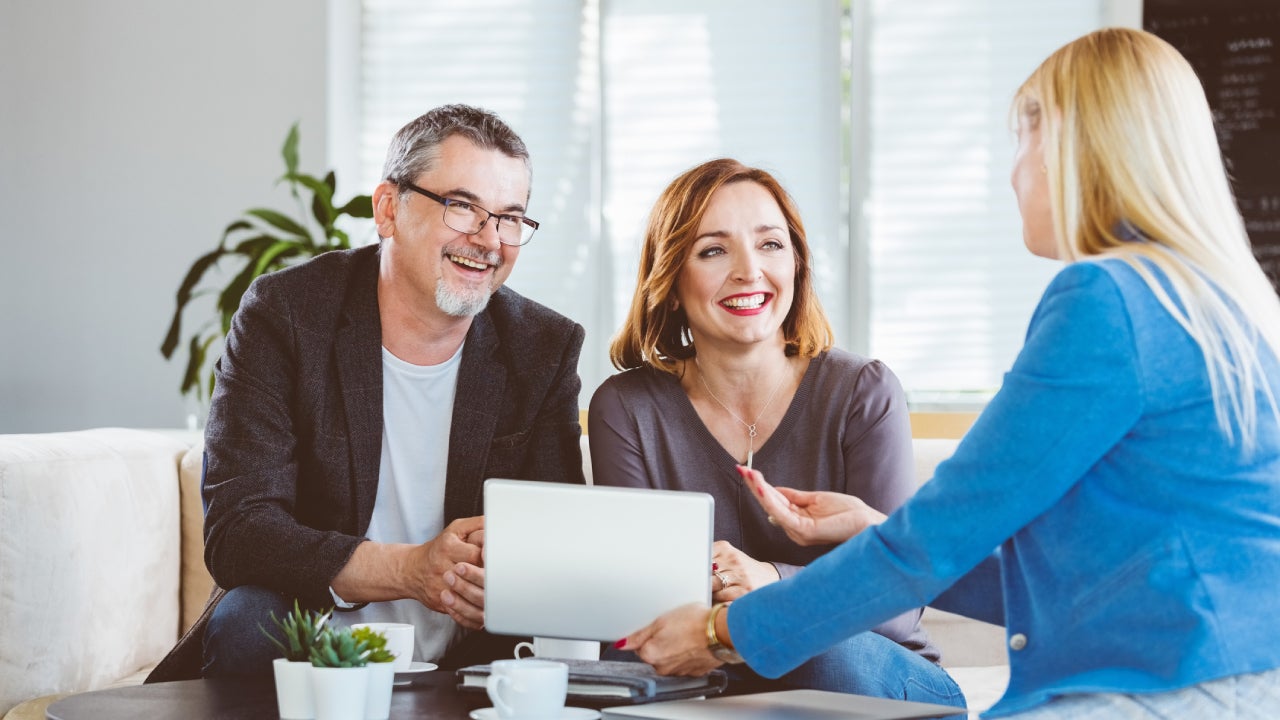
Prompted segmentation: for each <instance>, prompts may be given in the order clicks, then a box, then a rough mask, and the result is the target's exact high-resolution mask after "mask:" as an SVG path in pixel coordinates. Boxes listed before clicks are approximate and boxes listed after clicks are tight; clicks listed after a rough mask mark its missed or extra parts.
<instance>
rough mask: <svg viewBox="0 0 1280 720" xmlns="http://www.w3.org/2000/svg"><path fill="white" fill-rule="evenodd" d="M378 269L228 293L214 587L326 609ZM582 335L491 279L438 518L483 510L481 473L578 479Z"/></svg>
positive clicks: (368, 492)
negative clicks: (230, 317)
mask: <svg viewBox="0 0 1280 720" xmlns="http://www.w3.org/2000/svg"><path fill="white" fill-rule="evenodd" d="M378 263H379V253H378V247H377V246H370V247H366V248H361V249H357V250H349V251H336V252H331V253H326V254H324V255H321V256H319V257H317V258H315V259H314V260H311V261H310V262H307V263H304V264H302V265H299V266H296V267H292V268H289V269H286V270H281V271H279V272H276V273H272V274H270V275H265V276H263V277H261V278H259V279H258V280H257V281H255V282H254V284H253V285H252V286H251V287H250V288H249V290H248V292H246V293H245V295H244V298H243V300H242V301H241V303H240V309H239V311H238V312H237V313H236V315H235V319H234V321H233V322H232V327H231V331H230V332H229V333H228V335H227V341H226V347H225V349H224V352H223V355H222V358H221V359H220V360H219V362H218V366H217V383H216V387H215V391H214V395H213V403H212V407H211V410H210V414H209V422H208V426H207V429H206V431H205V443H206V444H205V453H206V456H205V460H206V466H205V479H204V499H205V504H206V513H205V530H204V534H205V562H206V564H207V565H208V566H209V569H210V572H211V573H212V574H213V578H214V580H215V582H216V583H217V584H218V586H220V587H223V588H231V587H238V586H241V585H258V586H262V587H266V588H270V589H273V590H276V591H278V592H280V593H282V594H284V596H285V597H297V598H299V599H300V600H301V602H302V604H303V605H304V606H311V607H325V606H328V605H331V604H332V600H331V598H330V595H329V583H330V581H331V580H332V579H333V577H334V576H335V575H337V573H338V571H339V570H341V569H342V567H343V566H344V565H345V564H346V562H347V560H348V559H349V558H350V557H351V554H352V553H353V552H354V551H355V548H356V546H357V545H358V544H359V543H360V542H361V541H362V539H363V538H362V535H363V534H364V532H365V531H366V530H367V529H368V527H369V522H370V519H371V518H372V515H373V503H374V499H375V497H376V496H377V486H378V471H379V463H380V458H381V451H382V330H381V322H380V320H379V315H378V294H377V288H378ZM584 334H585V333H584V331H583V329H582V326H580V325H578V324H577V323H575V322H573V321H571V320H569V319H568V318H565V317H564V316H562V315H559V314H558V313H555V312H553V311H551V310H549V309H547V308H545V307H543V306H541V305H538V304H537V303H535V302H532V301H530V300H527V299H525V298H524V297H521V296H520V295H519V294H517V293H515V292H513V291H511V290H508V289H505V288H503V289H500V290H498V292H496V293H495V294H494V295H493V297H492V298H491V299H490V301H489V306H488V308H487V309H486V310H485V311H484V312H482V313H480V314H478V315H477V316H475V318H474V319H473V321H472V324H471V329H470V331H469V332H468V333H467V338H466V342H465V344H464V347H463V350H462V361H461V365H460V367H459V370H458V385H457V392H456V398H455V400H454V408H453V420H452V429H451V430H450V435H449V460H448V471H447V477H446V483H445V498H444V514H445V523H446V524H448V523H449V522H451V521H453V520H455V519H457V518H460V517H468V516H474V515H482V514H483V512H484V508H483V493H482V490H483V483H484V480H485V479H486V478H491V477H503V478H517V479H528V480H547V481H554V482H574V483H582V482H584V479H583V474H582V456H581V450H580V448H579V436H580V433H581V428H580V427H579V425H578V393H579V390H580V389H581V381H580V380H579V378H578V373H577V366H578V355H579V353H580V352H581V350H582V342H583V337H584ZM208 615H209V610H208V609H206V612H205V617H202V618H201V622H198V623H197V624H196V627H193V628H192V630H191V631H189V632H188V633H187V637H184V638H183V640H181V641H179V646H178V647H177V648H175V649H174V651H173V652H171V653H170V656H171V657H170V658H166V659H165V661H164V662H163V663H162V666H161V667H163V666H164V665H166V664H170V660H171V658H172V656H173V655H174V654H175V653H178V652H179V651H180V650H183V649H184V648H183V646H184V643H185V644H188V645H190V644H194V645H196V647H197V648H198V647H199V644H200V643H199V640H200V639H201V638H203V632H204V625H205V622H203V621H204V620H206V619H207V616H208ZM192 635H194V636H195V637H190V636H192ZM190 651H191V649H190V648H188V649H187V652H190ZM172 659H173V660H174V661H175V662H177V661H178V658H172ZM189 662H190V660H189V659H188V660H187V661H186V662H177V664H179V665H184V666H186V665H188V663H189ZM197 662H198V661H197ZM161 667H157V669H156V672H155V673H153V674H152V676H151V678H149V679H148V680H149V681H155V680H161V679H164V680H168V679H175V678H176V677H178V676H190V668H189V666H188V667H185V668H182V669H181V670H180V669H179V668H178V667H173V668H172V672H164V673H161ZM196 672H197V674H198V665H197V668H196ZM157 674H159V675H160V676H159V677H157Z"/></svg>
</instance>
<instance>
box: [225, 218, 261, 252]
mask: <svg viewBox="0 0 1280 720" xmlns="http://www.w3.org/2000/svg"><path fill="white" fill-rule="evenodd" d="M252 227H253V223H251V222H249V221H248V220H237V221H235V222H233V223H231V224H230V225H228V226H227V229H226V230H223V231H222V240H220V241H218V249H219V250H224V249H226V246H227V238H228V237H230V235H231V233H233V232H237V231H239V230H249V229H250V228H252Z"/></svg>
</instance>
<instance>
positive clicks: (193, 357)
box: [182, 334, 219, 394]
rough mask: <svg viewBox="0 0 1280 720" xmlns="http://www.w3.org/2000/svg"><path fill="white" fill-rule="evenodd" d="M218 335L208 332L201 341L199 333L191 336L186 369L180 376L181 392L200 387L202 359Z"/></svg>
mask: <svg viewBox="0 0 1280 720" xmlns="http://www.w3.org/2000/svg"><path fill="white" fill-rule="evenodd" d="M218 337H219V336H218V335H215V334H210V335H209V336H208V337H206V338H204V341H203V342H201V339H200V336H199V335H192V336H191V344H190V345H189V346H188V347H187V352H188V358H187V371H186V373H184V374H183V377H182V392H183V393H184V394H185V393H187V392H190V391H191V390H192V389H193V388H195V389H198V388H199V387H200V368H202V367H204V360H205V357H206V356H207V355H208V352H209V346H210V345H212V344H213V341H214V340H217V339H218Z"/></svg>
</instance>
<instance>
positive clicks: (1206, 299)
mask: <svg viewBox="0 0 1280 720" xmlns="http://www.w3.org/2000/svg"><path fill="white" fill-rule="evenodd" d="M1014 113H1015V114H1016V116H1017V117H1018V121H1019V122H1039V123H1041V129H1042V135H1041V137H1042V141H1043V147H1044V163H1045V169H1046V171H1047V173H1048V181H1049V196H1050V205H1051V207H1052V212H1053V227H1054V231H1055V236H1056V240H1057V249H1058V257H1059V258H1061V259H1062V260H1064V261H1067V262H1073V261H1076V260H1080V259H1084V258H1089V257H1096V256H1110V257H1118V258H1121V259H1123V260H1125V261H1126V262H1127V263H1128V264H1129V265H1131V266H1132V267H1133V268H1134V269H1135V271H1136V272H1137V273H1138V274H1139V276H1140V277H1142V279H1143V280H1144V282H1146V284H1147V285H1148V286H1149V287H1150V288H1151V291H1152V292H1153V293H1155V295H1156V297H1157V298H1158V299H1159V301H1160V303H1161V304H1162V305H1163V306H1164V308H1165V309H1166V310H1167V311H1168V312H1169V314H1170V315H1172V316H1173V317H1174V318H1175V319H1176V320H1177V322H1178V323H1179V324H1180V325H1181V326H1182V327H1183V328H1184V329H1185V330H1186V331H1187V333H1188V334H1189V335H1190V336H1191V337H1192V338H1193V339H1194V340H1195V342H1196V344H1198V345H1199V346H1200V349H1201V350H1202V351H1203V353H1204V358H1205V365H1206V367H1207V370H1208V374H1209V381H1210V387H1211V389H1212V392H1213V399H1214V409H1215V411H1216V414H1217V418H1218V425H1219V426H1220V427H1221V428H1222V430H1223V432H1224V433H1225V435H1226V436H1227V438H1228V439H1229V440H1231V441H1234V440H1235V432H1234V430H1233V420H1234V422H1235V424H1236V425H1237V426H1238V427H1239V429H1240V439H1241V441H1242V444H1243V447H1244V449H1245V450H1246V451H1250V450H1252V449H1253V448H1254V447H1255V443H1256V440H1257V427H1258V423H1257V419H1258V407H1257V405H1258V403H1257V393H1259V392H1261V393H1262V394H1263V396H1264V397H1266V398H1267V400H1268V401H1269V404H1270V410H1271V412H1272V413H1273V414H1275V415H1276V417H1277V419H1280V408H1278V407H1277V404H1276V397H1275V392H1274V388H1273V387H1272V383H1271V382H1270V381H1269V380H1268V378H1267V377H1266V376H1265V374H1264V372H1263V364H1262V358H1261V355H1262V351H1263V350H1264V349H1265V348H1266V347H1268V346H1269V347H1270V349H1271V352H1272V353H1274V354H1276V355H1280V300H1278V299H1277V296H1276V290H1275V288H1273V287H1272V286H1271V283H1270V281H1269V280H1268V279H1267V277H1266V275H1265V273H1263V271H1262V268H1261V267H1259V265H1258V262H1257V260H1256V259H1255V258H1254V256H1253V253H1252V252H1251V250H1250V246H1249V238H1248V236H1247V235H1246V233H1245V227H1244V222H1243V220H1242V219H1241V217H1240V212H1239V210H1238V209H1237V208H1236V204H1235V200H1234V199H1233V196H1232V193H1231V188H1230V185H1229V183H1228V180H1227V174H1226V170H1225V168H1224V167H1223V163H1222V154H1221V151H1220V150H1219V148H1218V142H1217V136H1216V135H1215V133H1214V128H1213V119H1212V115H1211V113H1210V110H1209V104H1208V102H1207V101H1206V100H1205V95H1204V88H1203V87H1202V86H1201V85H1200V81H1199V80H1198V79H1197V78H1196V75H1195V72H1194V71H1193V70H1192V69H1191V66H1190V65H1189V64H1188V63H1187V61H1186V60H1185V59H1184V58H1183V57H1182V56H1181V55H1180V54H1179V53H1178V51H1177V50H1175V49H1174V48H1173V47H1172V46H1171V45H1169V44H1168V43H1166V42H1165V41H1163V40H1161V39H1160V38H1158V37H1156V36H1154V35H1152V34H1150V33H1146V32H1143V31H1140V30H1131V29H1123V28H1110V29H1106V30H1099V31H1097V32H1094V33H1090V34H1088V35H1085V36H1084V37H1082V38H1079V39H1077V40H1075V41H1073V42H1071V43H1068V44H1067V45H1065V46H1064V47H1062V48H1061V49H1059V50H1058V51H1057V52H1055V53H1054V54H1053V55H1051V56H1049V58H1048V59H1046V60H1045V61H1044V62H1043V63H1042V64H1041V65H1040V67H1038V68H1037V69H1036V70H1035V72H1033V73H1032V74H1031V77H1029V78H1028V79H1027V81H1026V82H1025V83H1023V85H1022V87H1021V88H1019V90H1018V93H1017V95H1016V98H1015V100H1014ZM1037 116H1038V117H1037ZM1134 236H1138V237H1140V238H1141V239H1142V240H1145V241H1146V242H1134ZM1144 260H1145V261H1147V262H1143V261H1144ZM1148 263H1149V264H1148ZM1151 266H1154V267H1155V268H1157V269H1158V270H1159V271H1160V272H1161V273H1162V274H1163V275H1164V277H1165V278H1166V281H1167V282H1168V285H1169V288H1170V289H1171V290H1172V297H1171V296H1170V293H1169V292H1166V291H1165V289H1164V286H1163V285H1162V284H1161V282H1160V280H1159V278H1157V277H1156V275H1155V273H1153V272H1152V271H1151Z"/></svg>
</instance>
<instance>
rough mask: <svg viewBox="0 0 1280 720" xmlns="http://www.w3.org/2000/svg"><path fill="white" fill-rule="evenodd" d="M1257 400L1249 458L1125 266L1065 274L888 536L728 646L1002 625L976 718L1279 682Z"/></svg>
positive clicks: (766, 600) (1176, 336) (1277, 575)
mask: <svg viewBox="0 0 1280 720" xmlns="http://www.w3.org/2000/svg"><path fill="white" fill-rule="evenodd" d="M1158 275H1159V274H1158V273H1157V276H1158ZM1264 362H1265V368H1266V370H1265V371H1266V374H1267V377H1268V379H1269V380H1270V383H1271V387H1272V388H1273V389H1274V390H1275V391H1277V392H1278V393H1280V365H1277V362H1276V358H1275V357H1274V356H1273V355H1272V354H1270V353H1267V354H1266V356H1265V361H1264ZM1257 400H1258V415H1259V420H1258V446H1257V449H1256V451H1255V452H1253V453H1252V454H1245V453H1244V452H1243V451H1242V450H1241V448H1240V446H1239V444H1238V438H1239V432H1238V430H1237V431H1236V438H1237V442H1231V441H1230V440H1229V439H1228V438H1227V437H1225V435H1224V433H1223V432H1222V431H1221V430H1220V428H1219V426H1218V422H1217V419H1216V417H1215V414H1214V405H1213V399H1212V394H1211V391H1210V387H1209V378H1208V375H1207V373H1206V371H1205V366H1204V360H1203V356H1202V354H1201V352H1200V350H1199V348H1198V347H1197V346H1196V345H1195V343H1194V342H1193V341H1192V340H1191V338H1190V337H1189V336H1188V335H1187V333H1186V332H1185V331H1183V330H1182V329H1181V327H1179V326H1178V324H1177V323H1176V322H1175V321H1174V319H1173V318H1172V317H1171V316H1170V314H1169V313H1168V312H1167V311H1166V310H1165V309H1164V308H1163V307H1162V306H1161V305H1160V303H1159V302H1158V300H1157V299H1156V297H1155V295H1154V294H1153V293H1152V292H1151V290H1150V289H1149V288H1148V287H1147V285H1146V284H1145V283H1144V282H1143V281H1142V280H1141V278H1139V276H1138V274H1137V273H1136V272H1135V271H1134V269H1133V268H1131V267H1130V266H1129V265H1127V264H1126V263H1124V262H1123V261H1120V260H1116V259H1107V260H1096V261H1087V262H1077V263H1073V264H1070V265H1067V266H1066V267H1065V268H1064V269H1063V270H1062V271H1061V272H1060V273H1059V274H1058V276H1057V277H1056V278H1055V279H1054V280H1053V282H1052V283H1051V284H1050V286H1049V288H1048V289H1047V290H1046V292H1045V294H1044V297H1043V298H1042V300H1041V302H1040V304H1039V307H1038V308H1037V309H1036V312H1035V315H1034V317H1033V318H1032V320H1031V325H1030V328H1029V330H1028V333H1027V339H1026V344H1025V346H1024V348H1023V350H1022V352H1021V353H1020V354H1019V356H1018V358H1017V360H1016V361H1015V363H1014V366H1013V369H1012V370H1011V371H1010V372H1009V373H1008V374H1007V375H1006V376H1005V380H1004V385H1003V387H1002V388H1001V389H1000V392H999V393H998V394H997V395H996V396H995V398H994V399H993V400H992V402H991V404H990V405H989V406H988V407H987V409H986V410H985V411H984V412H983V413H982V415H981V417H979V419H978V420H977V422H976V423H975V425H974V427H973V428H972V430H970V432H969V433H968V435H966V437H965V438H964V439H963V441H961V443H960V444H959V447H958V448H957V450H956V453H955V455H954V456H953V457H952V458H951V459H950V460H949V461H947V462H944V463H942V464H940V465H939V466H938V468H937V471H936V474H935V476H934V478H933V479H932V480H931V481H930V482H929V483H927V484H925V485H924V486H923V487H922V488H921V489H920V491H919V492H918V493H917V494H916V496H915V497H914V498H912V499H911V500H910V501H909V502H908V503H907V504H906V505H904V506H903V507H902V508H901V509H900V510H899V511H898V512H896V513H894V514H893V515H892V516H890V518H889V520H888V521H887V522H885V523H884V524H883V525H881V526H879V527H877V528H873V529H870V530H868V531H866V532H864V533H862V534H860V535H858V536H856V537H854V538H852V539H851V540H849V541H848V542H846V543H845V544H843V545H841V546H840V547H838V548H837V549H835V550H833V551H832V552H831V553H829V554H827V555H825V556H823V557H822V558H820V559H818V560H817V561H815V562H814V563H812V564H811V565H809V566H808V567H807V568H806V569H805V570H803V571H801V572H800V573H799V574H797V575H796V576H795V577H793V578H791V579H790V580H787V581H784V582H779V583H775V584H773V585H770V586H768V587H765V588H762V589H761V590H759V591H756V592H753V593H751V594H749V595H747V596H745V597H743V598H742V599H740V600H738V601H737V602H736V603H734V605H733V607H732V608H730V611H729V614H728V623H729V629H730V633H731V636H732V639H733V642H734V644H735V646H736V647H737V649H738V651H739V652H741V653H742V654H743V655H744V656H745V657H746V659H747V662H748V663H749V664H750V665H751V667H752V668H754V669H756V670H757V671H759V672H760V673H762V674H764V675H767V676H770V677H773V676H778V675H781V674H782V673H783V672H785V671H787V670H789V669H791V668H793V667H795V666H796V665H798V664H799V663H801V662H803V661H804V660H805V659H806V658H808V657H810V656H812V655H814V654H816V653H818V652H820V651H821V650H823V649H824V648H825V647H826V645H827V644H829V643H830V642H832V641H834V640H836V639H839V638H843V637H847V636H849V635H852V634H854V633H857V632H860V631H862V630H865V629H867V628H869V627H871V626H873V625H875V624H876V623H878V622H881V621H883V620H884V619H885V618H888V617H892V616H893V615H896V614H897V613H900V612H902V611H903V610H905V609H907V608H910V607H913V606H917V605H920V604H926V603H931V602H933V601H935V599H936V602H933V604H935V605H938V606H940V607H943V608H944V609H948V610H954V611H958V612H961V613H964V614H966V615H969V616H972V617H978V618H981V619H984V620H988V621H992V622H996V623H1000V624H1003V625H1005V626H1006V632H1007V636H1008V639H1009V660H1010V672H1011V677H1010V681H1009V687H1008V690H1007V691H1006V693H1005V696H1004V698H1002V699H1001V701H1000V702H999V703H997V704H996V706H995V707H994V708H993V709H992V710H991V711H989V712H988V713H987V714H986V715H984V717H985V716H991V717H998V716H1000V715H1005V714H1009V713H1014V712H1018V711H1022V710H1026V709H1029V708H1031V707H1034V706H1036V705H1039V704H1041V703H1043V702H1045V701H1047V700H1049V699H1051V698H1053V697H1054V696H1057V695H1063V694H1068V693H1082V692H1083V693H1089V692H1108V691H1112V692H1135V693H1136V692H1156V691H1163V690H1172V689H1176V688H1182V687H1186V686H1189V685H1193V684H1196V683H1200V682H1204V681H1208V680H1212V679H1216V678H1220V677H1225V676H1229V675H1236V674H1240V673H1248V672H1257V671H1261V670H1266V669H1270V668H1275V667H1280V623H1277V622H1275V621H1274V618H1273V617H1272V615H1273V613H1274V612H1275V608H1276V600H1275V598H1276V593H1277V588H1280V427H1277V423H1276V418H1275V416H1274V415H1273V413H1272V411H1271V405H1270V403H1269V401H1268V400H1267V399H1266V398H1265V397H1263V396H1262V394H1259V395H1258V398H1257ZM997 548H998V552H996V553H995V554H993V550H996V549H997ZM948 588H950V590H949V591H948ZM943 591H947V592H946V593H945V594H943Z"/></svg>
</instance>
